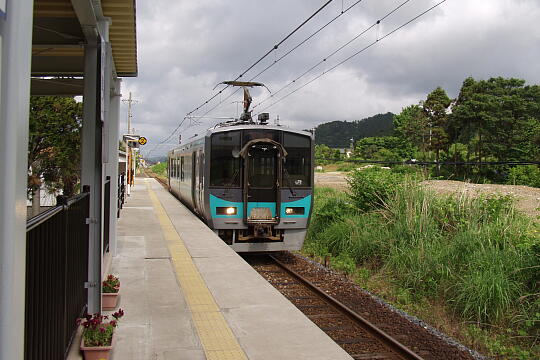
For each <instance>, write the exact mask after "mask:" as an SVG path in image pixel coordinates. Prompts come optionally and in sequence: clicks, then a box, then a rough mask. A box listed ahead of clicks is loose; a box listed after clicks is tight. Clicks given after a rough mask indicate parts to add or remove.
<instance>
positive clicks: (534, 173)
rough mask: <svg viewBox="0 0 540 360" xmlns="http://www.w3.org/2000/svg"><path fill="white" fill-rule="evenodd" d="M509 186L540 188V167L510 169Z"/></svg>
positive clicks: (523, 166)
mask: <svg viewBox="0 0 540 360" xmlns="http://www.w3.org/2000/svg"><path fill="white" fill-rule="evenodd" d="M507 184H511V185H527V186H533V187H540V167H539V166H537V165H517V166H515V167H513V168H511V169H510V172H509V174H508V180H507Z"/></svg>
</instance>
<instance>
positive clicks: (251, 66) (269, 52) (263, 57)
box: [147, 0, 361, 156]
mask: <svg viewBox="0 0 540 360" xmlns="http://www.w3.org/2000/svg"><path fill="white" fill-rule="evenodd" d="M332 1H334V0H328V1H326V2H325V3H324V4H323V5H322V6H320V7H319V8H318V9H317V11H315V12H314V13H313V14H311V15H310V16H309V17H308V18H307V19H306V20H304V21H303V22H302V23H301V24H300V25H298V26H297V27H296V28H295V29H294V30H292V31H291V32H290V33H289V34H287V35H286V36H285V37H284V38H283V39H281V40H280V41H279V42H278V43H277V44H275V45H274V46H273V47H272V48H271V49H270V50H268V51H267V52H266V53H265V54H264V55H263V56H261V57H260V58H259V59H258V60H257V61H255V62H254V63H253V64H251V65H250V66H249V67H248V68H247V69H245V70H244V71H242V72H241V73H240V75H238V76H237V77H236V79H234V81H236V80H238V79H240V78H241V77H243V76H244V75H245V74H246V73H247V72H248V71H250V70H251V69H253V68H254V67H255V66H257V65H258V64H259V63H260V62H261V61H263V60H264V59H265V58H266V57H267V56H268V55H270V54H271V53H272V52H274V51H275V50H277V49H278V48H279V46H280V45H281V44H283V43H284V42H285V41H287V40H288V39H289V38H290V37H291V36H292V35H294V34H295V33H296V32H297V31H298V30H300V29H301V28H302V27H303V26H304V25H306V24H307V23H308V22H309V21H310V20H311V19H313V18H314V17H315V16H316V15H317V14H318V13H319V12H321V11H322V10H323V9H324V8H325V7H326V6H328V5H329V4H330V3H331V2H332ZM360 1H361V0H360ZM355 5H356V4H355ZM229 87H230V85H227V86H226V87H224V88H223V89H221V90H219V91H218V92H217V93H215V94H214V95H212V96H211V97H210V98H209V99H208V100H206V101H205V102H203V103H202V104H201V105H199V106H197V107H196V108H195V109H193V110H191V111H189V112H188V113H187V114H186V116H185V117H184V119H183V120H182V121H181V122H180V124H179V125H178V126H177V127H176V128H175V129H174V130H173V132H172V133H171V134H170V135H169V136H168V137H167V138H166V139H165V140H162V141H160V142H159V143H158V144H156V146H154V148H152V149H151V150H150V151H149V152H148V155H147V156H149V155H150V153H151V152H152V151H154V150H155V149H156V148H157V146H158V145H159V144H163V143H164V142H166V141H167V140H169V139H170V138H171V137H172V136H173V135H174V134H175V133H176V132H177V131H178V130H179V129H180V127H181V126H182V124H183V123H184V122H185V120H186V119H188V118H190V116H191V115H192V114H193V113H194V112H195V111H198V110H199V109H200V108H201V107H203V106H205V105H206V104H208V103H209V102H210V101H212V100H213V99H215V98H216V97H218V96H219V95H221V94H222V93H223V91H224V90H225V89H227V88H229ZM231 96H232V94H231V95H230V96H229V97H227V99H229V98H230V97H231ZM221 103H222V101H221V102H220V103H219V104H221ZM214 108H215V107H214ZM214 108H212V109H210V111H212V110H213V109H214ZM210 111H207V112H206V113H204V114H203V115H202V116H205V115H207V114H208V113H209V112H210ZM190 121H191V120H190Z"/></svg>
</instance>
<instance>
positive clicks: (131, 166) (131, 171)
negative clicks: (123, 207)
mask: <svg viewBox="0 0 540 360" xmlns="http://www.w3.org/2000/svg"><path fill="white" fill-rule="evenodd" d="M122 102H123V103H124V104H128V114H127V133H128V135H129V134H131V130H132V129H131V120H132V118H133V113H132V111H131V105H132V104H137V103H138V102H139V101H138V100H135V99H133V98H132V97H131V91H130V92H129V98H128V99H127V100H122ZM126 152H127V154H126V155H127V162H126V167H127V169H126V171H127V174H126V176H127V183H128V186H127V190H128V191H127V194H128V195H130V193H131V191H130V188H131V186H133V185H134V178H135V157H134V156H133V151H132V149H131V147H130V146H129V141H127V142H126Z"/></svg>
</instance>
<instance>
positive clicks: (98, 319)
mask: <svg viewBox="0 0 540 360" xmlns="http://www.w3.org/2000/svg"><path fill="white" fill-rule="evenodd" d="M122 316H124V311H123V310H122V309H118V311H117V312H115V313H114V314H112V317H113V320H110V321H109V317H108V316H107V315H101V314H94V315H90V314H87V315H85V319H84V320H83V321H82V326H83V327H84V329H83V333H82V339H81V351H82V352H83V354H84V359H85V360H108V359H109V356H110V351H111V350H112V348H113V345H114V329H115V328H116V327H117V326H118V320H119V319H120V318H121V317H122ZM79 323H80V320H79Z"/></svg>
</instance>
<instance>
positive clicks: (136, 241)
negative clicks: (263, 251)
mask: <svg viewBox="0 0 540 360" xmlns="http://www.w3.org/2000/svg"><path fill="white" fill-rule="evenodd" d="M136 182H137V184H136V186H135V187H134V188H133V190H132V192H131V196H130V197H129V198H128V199H127V202H126V204H125V206H124V209H123V210H122V212H121V217H120V220H119V227H118V231H119V233H118V235H119V238H118V239H119V243H118V251H117V255H116V256H115V257H114V258H113V260H112V271H111V272H112V273H113V274H116V275H118V276H119V277H120V280H121V299H120V305H119V306H120V307H121V308H123V309H124V310H125V314H126V315H125V316H124V318H123V319H122V321H121V323H120V327H119V328H118V329H117V344H116V348H115V350H114V355H113V359H114V360H138V359H141V360H146V359H152V360H154V359H155V360H173V359H174V360H184V359H185V360H199V359H200V360H203V359H210V358H212V359H242V358H246V357H247V358H248V359H250V360H267V359H268V360H270V359H295V360H296V359H315V360H317V359H321V360H323V359H324V360H327V359H332V360H334V359H335V360H340V359H351V357H350V356H349V355H348V354H347V353H346V352H345V351H343V349H341V348H340V347H339V346H338V345H337V344H335V343H334V342H333V341H332V340H331V339H330V338H329V337H328V336H327V335H326V334H324V333H323V332H322V331H321V330H320V329H319V328H318V327H317V326H316V325H314V324H313V323H312V322H311V321H310V320H309V319H308V318H306V317H305V316H304V315H303V314H302V313H301V312H300V311H299V310H298V309H297V308H296V307H294V305H292V304H291V303H290V302H289V301H288V300H287V299H285V297H283V296H282V295H281V294H280V293H279V292H278V291H277V290H276V289H274V288H273V287H272V286H271V285H270V284H268V283H267V282H266V281H265V280H264V279H263V278H262V277H261V276H260V275H259V274H258V273H257V272H256V271H255V270H253V269H252V268H251V267H250V266H249V265H248V264H247V263H246V262H245V261H244V260H243V259H242V258H241V257H240V256H238V255H237V254H236V253H235V252H234V251H233V250H232V249H230V248H229V247H228V246H227V245H226V244H225V243H224V242H223V241H222V240H221V239H219V237H217V236H216V235H215V234H214V232H213V231H211V230H210V229H209V228H208V227H206V225H205V224H204V223H202V222H201V221H200V220H199V219H198V218H197V217H196V216H195V215H193V214H192V213H191V212H190V211H189V210H188V209H187V208H185V207H184V206H183V205H182V204H181V203H180V202H179V201H178V200H177V199H176V198H174V197H173V196H172V195H171V194H170V193H168V192H167V191H166V190H165V189H163V187H162V186H161V185H160V184H159V183H158V182H157V181H155V180H153V179H146V178H137V179H136ZM157 201H159V203H160V204H157V205H156V203H157ZM161 206H162V208H161V210H160V209H159V208H160V207H161ZM156 207H158V209H156ZM162 210H164V211H165V213H166V216H167V217H168V219H165V220H164V219H163V214H165V213H163V214H162V215H161V217H160V215H159V213H160V211H162ZM164 221H169V223H170V224H172V227H171V229H167V225H166V224H165V223H164ZM164 227H165V229H164ZM171 232H174V233H177V235H179V237H178V239H181V241H183V245H179V246H177V244H174V243H173V242H172V240H171V237H170V235H167V234H170V233H171ZM184 246H185V247H184ZM182 249H187V252H186V254H187V257H189V259H187V260H186V259H183V260H182V259H181V260H178V259H177V256H178V255H177V254H178V253H179V252H180V253H181V251H182ZM171 254H172V256H171ZM188 261H189V262H190V263H193V264H194V267H193V268H194V269H196V270H195V271H197V272H198V274H197V276H199V275H200V278H201V279H202V281H201V283H202V284H205V285H204V286H205V287H207V289H208V290H209V294H211V297H213V300H212V303H213V304H214V303H215V305H217V307H216V311H217V312H218V314H217V315H219V317H221V318H223V319H224V325H225V326H228V328H229V329H230V331H232V336H233V337H234V341H237V343H238V344H239V346H240V347H241V350H242V351H243V354H245V357H244V356H243V354H242V356H241V355H235V354H236V353H234V352H228V353H227V352H216V351H212V350H216V349H214V348H212V346H213V344H214V343H215V344H216V346H218V345H219V344H217V343H218V342H219V341H217V342H216V341H214V342H210V343H209V342H208V340H205V336H207V335H208V334H206V333H205V331H206V330H201V328H200V323H201V321H200V319H199V318H200V316H201V314H200V313H193V312H192V310H193V309H191V308H190V306H191V307H193V306H194V305H193V302H192V300H190V299H193V298H196V297H197V296H202V295H200V294H199V293H197V294H195V295H194V294H190V293H189V292H190V291H198V292H200V291H202V290H200V289H197V288H196V287H191V286H186V284H187V283H186V280H185V279H184V280H182V276H181V275H185V274H178V273H177V272H178V271H186V270H184V269H186V268H185V267H182V266H183V265H182V264H184V263H186V262H188ZM188 265H189V264H188ZM186 266H187V265H186ZM179 269H181V270H179ZM178 275H180V276H178ZM192 277H193V276H191V275H190V277H189V279H191V278H192ZM190 281H191V280H190ZM181 285H182V286H184V288H182V286H181ZM188 285H189V284H188ZM194 289H195V290H194ZM205 291H207V290H205ZM186 299H187V300H186ZM194 317H195V320H194ZM224 331H225V330H224ZM226 331H229V330H226ZM230 331H229V333H230ZM206 332H207V331H206ZM216 332H219V331H218V330H217V329H216ZM201 335H202V336H203V338H202V340H203V341H201ZM214 336H216V334H214ZM218 340H219V339H218ZM76 358H77V354H76V352H74V351H72V354H70V359H76ZM78 358H80V356H78Z"/></svg>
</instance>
